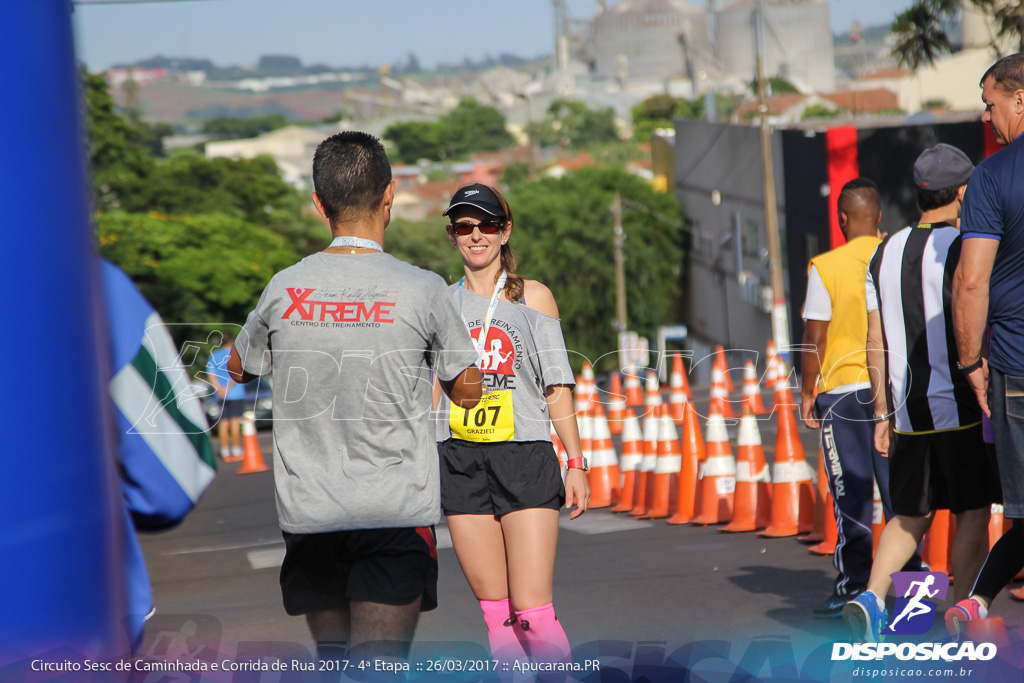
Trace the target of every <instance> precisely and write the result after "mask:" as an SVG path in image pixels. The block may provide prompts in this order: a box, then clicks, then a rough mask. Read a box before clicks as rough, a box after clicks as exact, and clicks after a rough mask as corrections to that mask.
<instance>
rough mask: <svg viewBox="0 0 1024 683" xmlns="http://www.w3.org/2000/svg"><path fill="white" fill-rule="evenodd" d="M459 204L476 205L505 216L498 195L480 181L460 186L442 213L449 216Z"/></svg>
mask: <svg viewBox="0 0 1024 683" xmlns="http://www.w3.org/2000/svg"><path fill="white" fill-rule="evenodd" d="M457 206H475V207H476V208H478V209H480V210H481V211H483V212H485V213H489V214H491V215H492V216H497V217H499V218H505V209H503V208H501V202H500V201H498V196H497V195H496V194H494V192H492V191H491V188H489V187H487V186H486V185H481V184H480V183H473V184H472V185H466V186H465V187H460V188H459V190H458V192H456V193H455V196H453V197H452V200H451V202H449V203H448V208H447V209H445V211H444V213H443V214H441V215H442V216H447V215H448V214H449V213H451V212H452V209H454V208H455V207H457Z"/></svg>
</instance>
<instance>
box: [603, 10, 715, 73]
mask: <svg viewBox="0 0 1024 683" xmlns="http://www.w3.org/2000/svg"><path fill="white" fill-rule="evenodd" d="M592 49H593V66H594V71H595V73H596V74H597V75H598V76H599V77H602V78H607V79H614V80H618V81H620V82H623V83H624V82H626V81H632V80H650V79H654V80H665V79H667V78H678V77H680V76H681V77H683V78H693V79H696V78H697V73H698V72H699V71H701V70H707V69H708V68H710V66H711V65H710V61H711V60H710V58H711V54H712V50H711V43H710V41H709V38H708V19H707V13H706V12H704V11H702V10H701V9H699V8H698V7H696V6H695V5H693V4H691V3H689V2H686V0H620V1H619V2H617V3H616V4H614V5H612V6H611V7H609V8H607V9H605V10H604V11H601V12H599V13H598V14H597V16H595V17H594V22H593V46H592Z"/></svg>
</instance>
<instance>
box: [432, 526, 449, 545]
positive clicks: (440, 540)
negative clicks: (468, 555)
mask: <svg viewBox="0 0 1024 683" xmlns="http://www.w3.org/2000/svg"><path fill="white" fill-rule="evenodd" d="M434 534H435V535H436V536H437V549H438V550H444V549H446V548H451V547H453V546H452V534H451V532H450V531H448V527H446V526H441V525H437V526H435V527H434Z"/></svg>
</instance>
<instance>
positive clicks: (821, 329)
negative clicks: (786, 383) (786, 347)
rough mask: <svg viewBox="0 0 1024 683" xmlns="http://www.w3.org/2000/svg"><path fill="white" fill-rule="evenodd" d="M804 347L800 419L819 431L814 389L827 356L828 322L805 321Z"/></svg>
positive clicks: (819, 424)
mask: <svg viewBox="0 0 1024 683" xmlns="http://www.w3.org/2000/svg"><path fill="white" fill-rule="evenodd" d="M804 322H805V323H806V324H805V326H804V338H803V345H804V350H803V351H802V352H801V354H800V356H801V360H800V417H801V418H803V421H804V424H805V425H807V426H808V427H810V428H811V429H817V428H818V427H820V426H821V422H820V421H819V420H818V418H817V416H816V415H815V414H814V387H815V386H816V385H817V383H818V375H820V374H821V357H822V356H823V355H824V354H825V343H826V341H827V339H828V321H827V320H805V321H804Z"/></svg>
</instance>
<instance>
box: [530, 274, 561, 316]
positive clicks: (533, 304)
mask: <svg viewBox="0 0 1024 683" xmlns="http://www.w3.org/2000/svg"><path fill="white" fill-rule="evenodd" d="M523 297H524V298H525V299H526V305H527V306H529V307H530V308H532V309H534V310H535V311H540V312H541V313H543V314H544V315H549V316H551V317H552V318H557V317H558V304H556V303H555V296H554V294H552V293H551V290H550V289H548V288H547V286H546V285H544V283H543V282H540V281H538V280H524V281H523Z"/></svg>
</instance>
